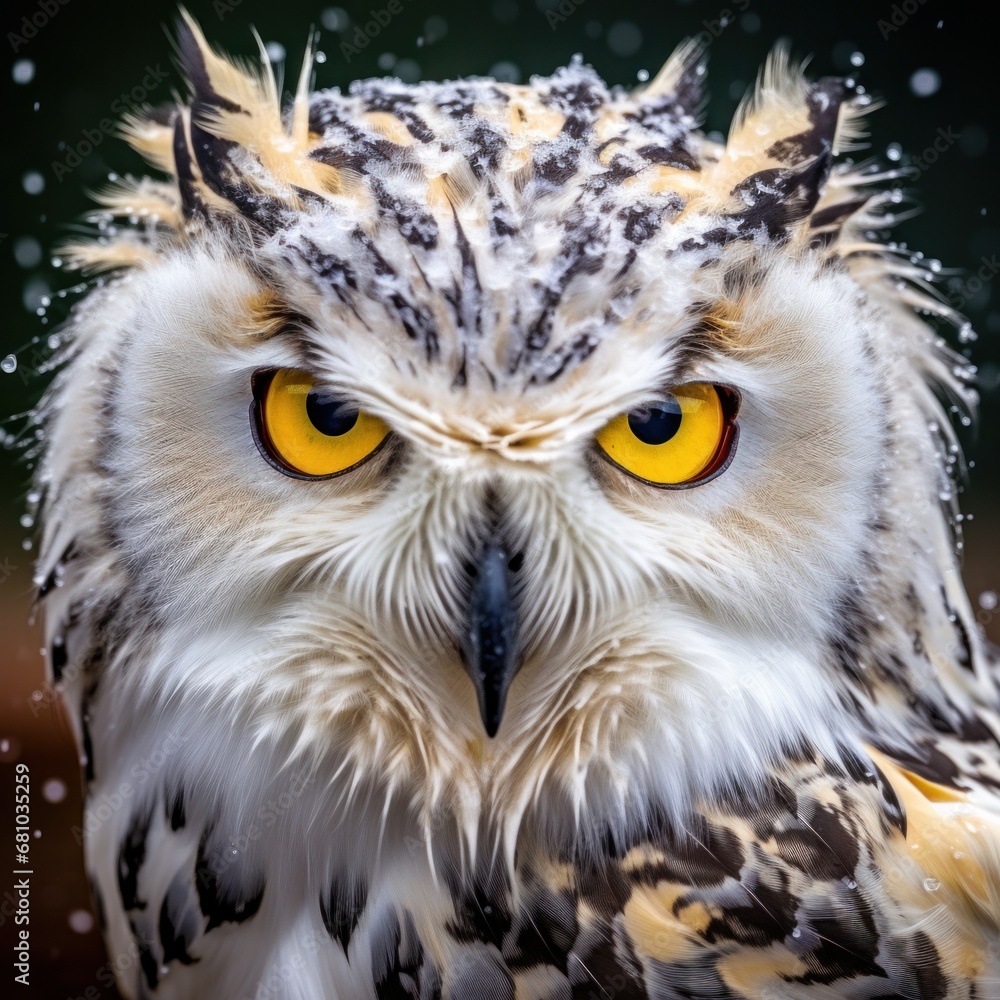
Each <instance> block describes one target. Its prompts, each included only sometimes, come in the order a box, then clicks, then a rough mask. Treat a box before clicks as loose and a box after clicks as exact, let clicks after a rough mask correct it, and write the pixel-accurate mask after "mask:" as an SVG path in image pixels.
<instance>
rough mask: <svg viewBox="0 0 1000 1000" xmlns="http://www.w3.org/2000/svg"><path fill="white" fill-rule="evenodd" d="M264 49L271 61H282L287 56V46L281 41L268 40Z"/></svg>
mask: <svg viewBox="0 0 1000 1000" xmlns="http://www.w3.org/2000/svg"><path fill="white" fill-rule="evenodd" d="M264 51H265V52H266V53H267V58H268V60H269V61H270V62H273V63H277V62H281V61H282V60H283V59H284V58H285V46H284V45H282V44H281V42H268V43H267V44H266V45H265V46H264Z"/></svg>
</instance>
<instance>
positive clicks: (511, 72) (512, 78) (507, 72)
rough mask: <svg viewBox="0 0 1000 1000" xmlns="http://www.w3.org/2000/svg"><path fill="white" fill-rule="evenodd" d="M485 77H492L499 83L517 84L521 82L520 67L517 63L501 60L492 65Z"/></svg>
mask: <svg viewBox="0 0 1000 1000" xmlns="http://www.w3.org/2000/svg"><path fill="white" fill-rule="evenodd" d="M486 75H487V76H492V77H493V79H494V80H499V81H500V83H519V82H520V80H521V67H520V66H518V65H517V63H513V62H510V61H509V60H507V59H501V60H500V62H496V63H494V64H493V65H492V66H491V67H490V68H489V70H487V73H486Z"/></svg>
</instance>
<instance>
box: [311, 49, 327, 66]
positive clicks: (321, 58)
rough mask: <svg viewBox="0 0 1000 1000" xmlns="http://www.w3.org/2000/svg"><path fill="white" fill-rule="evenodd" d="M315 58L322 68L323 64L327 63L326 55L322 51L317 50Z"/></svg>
mask: <svg viewBox="0 0 1000 1000" xmlns="http://www.w3.org/2000/svg"><path fill="white" fill-rule="evenodd" d="M313 58H314V59H315V60H316V62H318V63H319V64H320V65H321V66H322V64H323V63H325V62H326V53H325V52H323V51H322V50H317V52H316V55H315V56H313Z"/></svg>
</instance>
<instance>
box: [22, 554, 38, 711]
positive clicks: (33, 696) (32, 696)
mask: <svg viewBox="0 0 1000 1000" xmlns="http://www.w3.org/2000/svg"><path fill="white" fill-rule="evenodd" d="M21 548H22V549H24V551H25V552H30V551H31V539H30V538H25V539H24V540H23V541H22V542H21ZM37 693H38V696H39V698H40V697H41V692H37ZM32 697H34V696H32Z"/></svg>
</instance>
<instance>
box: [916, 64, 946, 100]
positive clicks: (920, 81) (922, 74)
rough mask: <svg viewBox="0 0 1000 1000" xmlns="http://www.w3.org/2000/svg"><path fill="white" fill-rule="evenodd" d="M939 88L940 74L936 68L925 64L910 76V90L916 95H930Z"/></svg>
mask: <svg viewBox="0 0 1000 1000" xmlns="http://www.w3.org/2000/svg"><path fill="white" fill-rule="evenodd" d="M940 89H941V74H940V73H939V72H938V71H937V70H936V69H931V68H930V67H929V66H925V67H923V68H922V69H918V70H916V72H914V73H913V74H912V76H911V77H910V90H912V91H913V93H914V94H916V95H917V97H930V96H931V95H932V94H936V93H937V92H938V91H939V90H940Z"/></svg>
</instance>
